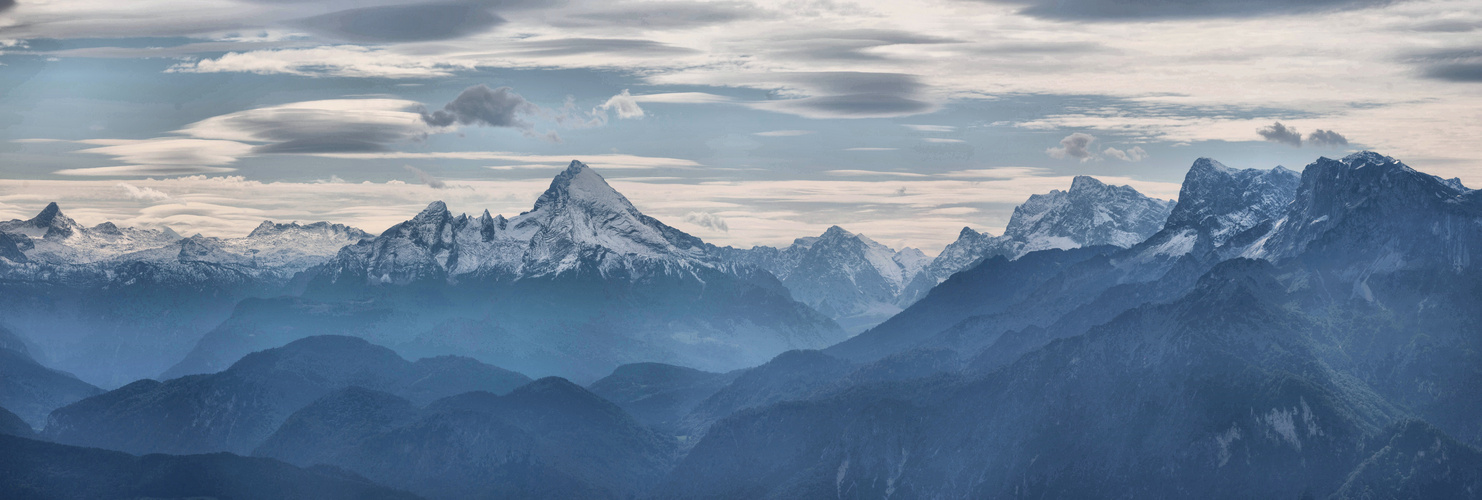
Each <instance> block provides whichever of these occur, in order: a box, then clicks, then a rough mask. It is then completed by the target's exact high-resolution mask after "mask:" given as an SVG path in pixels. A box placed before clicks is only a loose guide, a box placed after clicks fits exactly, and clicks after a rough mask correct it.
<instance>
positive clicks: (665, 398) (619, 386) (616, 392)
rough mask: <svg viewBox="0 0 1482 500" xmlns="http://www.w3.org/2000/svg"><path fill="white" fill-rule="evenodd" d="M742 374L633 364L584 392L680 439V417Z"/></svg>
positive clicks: (652, 364) (657, 429) (644, 423)
mask: <svg viewBox="0 0 1482 500" xmlns="http://www.w3.org/2000/svg"><path fill="white" fill-rule="evenodd" d="M743 373H745V372H744V371H735V372H730V373H710V372H703V371H700V370H695V369H691V368H685V367H682V366H674V365H666V364H663V363H635V364H631V365H623V366H619V367H618V368H617V369H616V370H613V371H612V374H611V375H608V376H606V377H602V379H600V380H598V381H596V382H593V383H592V385H590V386H588V387H587V390H590V391H592V393H593V394H596V395H598V396H600V397H602V398H603V399H606V400H608V401H612V402H613V403H615V404H617V405H618V406H619V407H622V409H623V410H624V411H627V412H628V413H629V414H631V415H633V418H635V419H637V420H638V421H639V422H642V423H643V425H646V426H648V427H649V428H652V429H654V430H655V431H658V432H660V433H662V434H665V435H684V432H683V429H682V426H681V420H682V419H683V418H684V416H685V415H688V414H689V413H690V412H691V411H694V409H695V407H696V406H698V405H699V404H700V403H701V402H702V401H705V398H708V397H710V396H711V395H712V394H715V393H716V392H718V391H720V390H721V389H722V388H724V387H726V386H727V385H729V384H730V383H731V382H732V381H734V380H735V379H736V378H737V377H738V376H740V375H742V374H743Z"/></svg>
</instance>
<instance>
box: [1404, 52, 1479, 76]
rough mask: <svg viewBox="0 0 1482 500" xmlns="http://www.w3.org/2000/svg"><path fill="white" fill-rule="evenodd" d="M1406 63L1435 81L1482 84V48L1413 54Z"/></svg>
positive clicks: (1407, 58) (1406, 59)
mask: <svg viewBox="0 0 1482 500" xmlns="http://www.w3.org/2000/svg"><path fill="white" fill-rule="evenodd" d="M1404 60H1405V61H1406V62H1409V63H1410V64H1412V65H1415V66H1419V67H1420V70H1421V71H1420V75H1421V76H1423V77H1425V78H1430V79H1433V80H1442V81H1448V82H1458V83H1482V48H1466V49H1445V50H1434V51H1429V52H1421V53H1416V54H1411V55H1410V56H1409V57H1406V58H1404Z"/></svg>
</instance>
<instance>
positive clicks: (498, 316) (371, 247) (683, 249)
mask: <svg viewBox="0 0 1482 500" xmlns="http://www.w3.org/2000/svg"><path fill="white" fill-rule="evenodd" d="M307 275H308V277H307V278H306V280H305V283H306V291H305V293H304V295H303V296H302V297H301V298H280V299H272V300H255V301H246V302H244V303H243V304H241V305H240V306H239V307H238V308H237V311H236V313H235V314H234V315H233V317H232V318H230V319H228V320H227V321H225V322H223V323H222V324H221V326H219V327H218V328H216V329H215V330H213V331H212V332H210V333H209V334H207V335H206V336H205V337H204V338H202V340H201V341H200V343H199V344H198V345H197V346H196V347H195V349H194V350H193V351H192V352H191V353H190V355H188V356H187V357H186V359H185V360H184V361H182V362H181V363H180V364H178V365H176V366H175V367H174V368H172V369H171V370H169V371H168V372H167V375H168V376H179V375H186V374H192V373H209V372H214V371H217V370H220V369H222V368H224V367H225V366H227V365H229V364H230V363H231V362H232V361H235V360H236V359H237V358H239V357H241V356H242V355H244V354H246V353H248V352H252V351H254V350H258V349H264V348H268V347H274V346H277V345H282V344H284V343H286V342H289V341H292V340H294V339H296V338H300V337H302V336H304V335H307V334H308V333H307V332H306V330H315V331H317V333H338V334H343V335H355V336H360V337H364V338H367V339H370V340H372V341H374V342H376V343H378V344H382V345H387V346H390V347H393V348H395V349H397V350H398V351H400V352H403V353H404V354H406V355H409V356H431V355H437V354H448V353H457V354H464V355H469V356H473V357H476V358H478V359H480V360H482V361H485V362H489V363H492V364H495V365H498V366H503V367H508V368H510V369H514V370H518V371H521V372H523V373H529V374H532V375H535V376H545V375H560V376H564V377H568V378H572V379H574V380H580V381H584V382H587V381H592V380H596V379H597V378H598V377H601V376H603V375H606V374H607V373H609V372H610V371H611V370H612V369H613V368H615V367H617V366H618V365H621V364H627V363H633V362H640V361H657V362H665V363H672V364H678V365H683V366H691V367H695V368H700V369H706V370H712V371H727V370H732V369H736V368H742V367H746V366H753V365H756V364H759V363H761V362H764V361H766V360H767V359H770V358H771V357H772V356H774V355H776V354H777V353H780V352H783V351H786V350H789V349H798V348H820V347H824V346H827V345H829V344H832V343H835V342H837V341H839V340H842V339H843V338H845V336H846V335H845V333H844V331H843V330H841V329H840V328H839V326H838V325H837V324H836V323H834V322H833V321H831V320H829V319H828V318H827V317H825V316H823V315H820V314H819V313H817V312H816V311H814V310H812V309H811V308H809V307H808V306H806V305H804V304H802V303H799V302H796V301H794V300H792V298H791V296H790V295H789V294H788V291H787V289H786V288H783V287H782V285H781V283H779V282H778V281H777V280H776V279H775V278H774V277H773V276H772V275H771V274H769V273H768V272H766V271H764V270H761V269H758V268H756V267H753V266H748V265H741V264H737V263H734V262H730V261H727V260H726V259H724V258H723V257H722V256H721V255H719V253H718V252H717V251H716V250H715V247H713V246H711V245H707V244H705V243H704V242H703V241H701V240H700V239H699V238H696V237H694V236H691V235H688V234H686V233H684V232H682V231H679V230H677V229H674V228H672V227H669V226H668V225H665V224H664V223H662V222H659V221H658V220H655V219H653V218H652V217H649V216H646V215H644V214H643V213H641V212H639V211H638V209H636V208H635V207H634V206H633V205H632V203H629V202H628V200H627V199H626V198H625V197H623V195H621V194H619V193H618V192H617V191H616V190H614V189H612V187H610V186H609V185H608V184H607V183H606V181H604V180H603V179H602V177H601V176H600V175H598V174H597V173H596V172H595V171H593V170H592V169H591V168H589V167H587V166H586V165H585V164H582V163H581V162H578V161H573V162H572V163H571V165H570V166H569V167H568V168H567V169H566V170H565V171H563V172H562V173H561V174H559V175H557V176H556V178H555V179H553V180H552V181H551V185H550V187H549V189H547V190H546V191H545V193H544V194H542V195H541V196H540V198H539V199H538V200H536V202H535V206H534V208H533V209H532V210H530V211H529V212H525V213H522V214H519V215H517V216H514V217H509V218H506V217H503V216H491V215H489V214H488V213H484V214H482V215H480V216H478V217H472V216H468V215H456V216H455V215H453V214H452V213H450V212H449V211H448V209H447V207H446V206H445V205H444V204H443V203H441V202H437V203H433V204H431V205H429V206H428V207H427V209H426V210H423V211H422V212H421V213H419V214H417V215H416V216H415V217H413V218H412V219H411V220H408V221H406V222H403V223H401V224H397V225H395V226H393V227H391V228H390V229H387V230H386V231H385V232H383V233H381V235H379V236H377V237H376V238H373V239H367V240H362V241H360V242H359V243H356V244H354V245H350V246H347V247H345V248H343V249H341V250H340V252H339V253H338V254H337V255H336V256H335V257H334V258H333V259H331V260H330V261H329V262H326V263H325V264H324V265H322V266H319V267H316V268H314V269H312V270H311V271H310V272H308V273H307Z"/></svg>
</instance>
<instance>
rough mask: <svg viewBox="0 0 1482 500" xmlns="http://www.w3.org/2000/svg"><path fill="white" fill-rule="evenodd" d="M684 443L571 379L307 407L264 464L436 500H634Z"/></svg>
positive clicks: (327, 401)
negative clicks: (432, 398) (326, 470)
mask: <svg viewBox="0 0 1482 500" xmlns="http://www.w3.org/2000/svg"><path fill="white" fill-rule="evenodd" d="M673 453H674V443H673V441H672V440H671V439H667V438H665V437H662V436H660V435H658V434H655V433H654V432H653V431H652V430H650V429H648V428H645V427H644V426H642V425H640V424H639V423H638V422H637V421H636V420H634V419H633V417H631V416H629V415H628V414H627V413H625V412H623V410H622V409H621V408H619V407H618V406H617V405H614V404H613V403H611V402H608V401H606V400H604V399H602V398H600V397H597V396H596V395H594V394H592V393H590V392H588V391H587V390H585V389H582V388H581V387H579V386H576V385H575V384H572V383H571V382H569V381H566V380H565V379H561V378H555V377H551V378H545V379H541V380H537V381H535V382H532V383H530V384H527V385H524V386H522V387H519V388H517V389H515V390H514V391H513V392H511V393H510V394H508V395H506V396H498V395H494V394H491V393H488V392H483V391H477V392H469V393H465V394H460V395H457V396H452V397H448V398H445V399H441V400H438V401H436V402H433V403H432V404H431V405H429V406H427V407H426V408H425V409H418V408H416V407H415V406H413V405H412V404H410V402H408V401H406V400H403V399H400V398H397V397H396V396H394V395H391V394H387V393H380V392H374V391H368V390H364V389H359V388H351V389H345V390H341V391H339V392H336V393H331V394H329V395H327V396H325V397H323V398H321V399H319V400H318V401H315V402H314V403H313V404H311V405H309V406H307V407H305V408H303V409H302V410H299V411H298V412H296V413H294V414H293V416H292V417H290V418H289V419H288V420H287V421H286V422H285V423H284V424H283V426H282V427H281V428H279V429H278V431H277V432H275V433H274V434H273V435H272V436H270V437H269V438H268V439H267V441H266V442H265V443H263V445H262V446H261V447H259V448H258V449H257V451H256V452H255V454H256V455H259V456H266V457H274V458H280V459H282V460H284V461H287V462H290V463H295V464H303V465H307V464H312V463H324V464H332V465H336V466H339V467H343V468H345V469H347V470H350V471H354V472H357V473H360V474H364V475H366V476H367V477H376V478H379V479H380V480H381V481H382V482H383V483H385V484H389V485H393V486H397V487H401V488H405V489H408V490H410V491H413V492H416V493H419V494H423V495H426V496H428V497H429V498H632V497H634V496H636V495H639V494H641V493H644V492H646V491H648V490H649V489H651V488H652V486H653V485H654V484H656V483H657V482H658V481H659V480H660V479H661V478H662V477H663V474H664V473H666V472H667V471H668V468H669V465H670V463H671V462H672V459H673Z"/></svg>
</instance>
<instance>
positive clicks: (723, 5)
mask: <svg viewBox="0 0 1482 500" xmlns="http://www.w3.org/2000/svg"><path fill="white" fill-rule="evenodd" d="M761 15H762V11H760V10H759V9H757V8H756V6H754V5H751V4H748V3H744V2H636V3H625V4H619V5H614V6H612V7H611V8H605V9H600V10H594V11H588V12H578V13H573V14H570V15H566V16H562V17H561V18H559V19H556V20H554V21H552V22H551V24H552V25H553V26H558V27H571V28H586V27H621V28H624V29H649V30H670V29H685V28H697V27H701V26H710V25H715V24H725V23H730V22H734V21H740V20H743V19H751V18H755V17H760V16H761Z"/></svg>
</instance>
